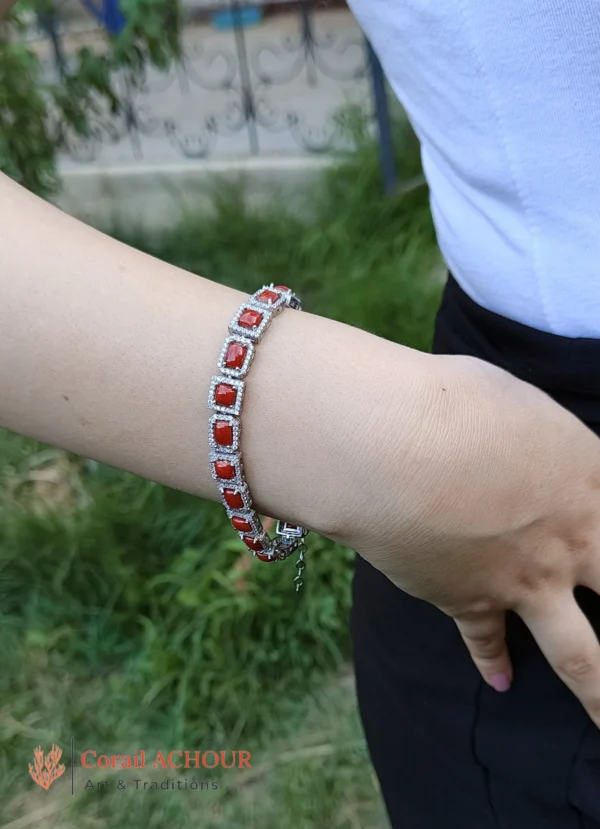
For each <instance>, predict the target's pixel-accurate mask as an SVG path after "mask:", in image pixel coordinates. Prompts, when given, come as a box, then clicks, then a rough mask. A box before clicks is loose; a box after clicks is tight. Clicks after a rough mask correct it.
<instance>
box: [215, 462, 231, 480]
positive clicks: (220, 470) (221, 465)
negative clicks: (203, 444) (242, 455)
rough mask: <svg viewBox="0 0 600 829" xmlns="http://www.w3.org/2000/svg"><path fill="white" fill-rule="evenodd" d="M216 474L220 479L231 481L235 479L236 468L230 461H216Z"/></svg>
mask: <svg viewBox="0 0 600 829" xmlns="http://www.w3.org/2000/svg"><path fill="white" fill-rule="evenodd" d="M215 474H216V475H217V477H218V478H225V479H226V480H231V478H235V466H234V465H233V464H232V463H229V461H215Z"/></svg>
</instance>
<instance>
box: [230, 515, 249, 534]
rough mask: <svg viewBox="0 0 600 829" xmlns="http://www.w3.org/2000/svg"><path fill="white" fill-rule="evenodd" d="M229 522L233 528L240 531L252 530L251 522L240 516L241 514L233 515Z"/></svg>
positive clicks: (247, 531)
mask: <svg viewBox="0 0 600 829" xmlns="http://www.w3.org/2000/svg"><path fill="white" fill-rule="evenodd" d="M231 524H232V526H233V529H234V530H237V531H238V532H240V533H251V532H252V524H251V523H250V522H249V521H248V520H247V519H246V518H242V516H241V515H234V516H233V517H232V519H231Z"/></svg>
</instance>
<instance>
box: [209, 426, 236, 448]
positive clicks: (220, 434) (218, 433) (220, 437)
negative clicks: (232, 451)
mask: <svg viewBox="0 0 600 829" xmlns="http://www.w3.org/2000/svg"><path fill="white" fill-rule="evenodd" d="M213 436H214V439H215V443H218V444H219V445H220V446H232V445H233V426H232V425H231V423H229V422H228V421H227V420H217V421H215V423H214V424H213Z"/></svg>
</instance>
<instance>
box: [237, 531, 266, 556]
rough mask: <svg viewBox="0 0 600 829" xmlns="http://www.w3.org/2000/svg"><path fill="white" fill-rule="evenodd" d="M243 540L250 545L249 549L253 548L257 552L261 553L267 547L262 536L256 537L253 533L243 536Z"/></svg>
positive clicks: (247, 545)
mask: <svg viewBox="0 0 600 829" xmlns="http://www.w3.org/2000/svg"><path fill="white" fill-rule="evenodd" d="M242 541H243V542H244V544H245V545H246V547H248V549H249V550H253V551H254V552H255V553H261V552H262V551H263V550H264V549H265V548H264V545H263V543H262V541H261V540H260V538H254V537H253V536H251V535H245V536H244V537H243V538H242Z"/></svg>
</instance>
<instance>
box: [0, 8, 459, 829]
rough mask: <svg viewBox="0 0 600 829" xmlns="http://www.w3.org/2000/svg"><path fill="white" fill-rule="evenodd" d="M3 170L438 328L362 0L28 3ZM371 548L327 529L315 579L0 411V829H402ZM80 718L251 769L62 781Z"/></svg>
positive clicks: (321, 301) (226, 263)
mask: <svg viewBox="0 0 600 829" xmlns="http://www.w3.org/2000/svg"><path fill="white" fill-rule="evenodd" d="M0 169H1V170H3V171H4V172H5V173H7V174H8V175H10V176H11V177H12V178H14V179H15V180H17V181H19V182H20V183H22V184H23V185H24V186H26V187H27V188H29V189H30V190H32V191H33V192H35V193H37V194H39V195H41V196H43V197H44V198H48V199H50V200H52V201H53V202H55V203H56V204H58V205H59V206H60V207H61V208H62V209H64V210H66V211H68V212H69V213H71V214H73V215H74V216H77V217H78V218H81V219H83V220H84V221H87V222H89V223H91V224H93V225H95V226H97V227H99V228H100V229H102V230H104V231H105V232H107V233H109V234H111V235H113V236H115V237H116V238H119V239H121V240H123V241H125V242H127V243H129V244H131V245H134V246H135V247H138V248H140V249H141V250H144V251H146V252H148V253H151V254H152V255H154V256H157V257H160V258H162V259H164V260H166V261H168V262H171V263H173V264H176V265H178V266H180V267H184V268H186V269H188V270H190V271H193V272H195V273H198V274H202V275H203V276H206V277H208V278H211V279H214V280H217V281H221V282H225V283H227V284H229V285H232V286H235V287H237V288H240V289H241V290H245V291H247V292H252V291H254V290H256V287H257V286H260V285H262V284H264V283H268V282H270V281H275V283H276V284H277V283H281V282H282V281H283V282H284V283H286V284H290V285H292V286H293V287H294V289H295V290H296V291H297V292H298V294H299V295H300V296H301V297H302V300H303V304H304V307H305V308H307V309H309V310H310V311H312V312H315V313H319V314H323V315H326V316H329V317H332V318H335V319H339V320H343V321H345V322H347V323H350V324H352V325H356V326H359V327H361V328H364V329H366V330H368V331H371V332H373V333H375V334H378V335H380V336H383V337H386V338H388V339H391V340H394V341H397V342H401V343H404V344H406V345H409V346H412V347H414V348H419V349H422V350H428V349H429V348H430V344H431V337H432V330H433V319H434V314H435V311H436V308H437V305H438V302H439V299H440V295H441V290H442V286H443V281H444V269H443V266H442V263H441V259H440V256H439V253H438V250H437V248H436V244H435V238H434V233H433V228H432V223H431V217H430V212H429V205H428V193H427V189H426V187H425V185H424V181H423V177H422V173H421V166H420V157H419V147H418V142H417V140H416V138H415V136H414V134H413V133H412V131H411V129H410V127H409V125H408V124H407V121H406V118H405V117H404V115H403V113H402V111H401V109H400V108H399V106H398V105H397V104H396V103H395V102H394V101H393V96H392V95H391V94H390V92H389V90H387V88H386V85H385V81H384V78H383V75H382V73H381V67H380V66H379V64H378V62H377V59H376V57H375V56H374V55H373V53H372V51H371V49H370V46H369V44H368V43H367V42H366V41H365V39H364V37H363V35H362V33H361V31H360V29H359V28H358V26H357V24H356V22H355V21H354V19H353V17H352V15H351V13H350V11H349V10H348V8H347V7H346V5H345V3H343V2H333V1H332V2H309V1H308V0H306V1H303V0H280V2H277V3H262V4H261V3H252V4H250V3H236V2H216V1H215V0H208V1H207V0H181V1H180V2H176V0H54V1H53V2H52V0H19V2H18V3H17V6H16V7H15V9H14V10H13V11H12V12H11V13H10V15H9V17H8V18H7V19H6V20H5V21H4V22H3V24H2V28H1V30H0ZM200 426H201V424H200ZM200 426H199V428H200ZM353 558H354V553H353V552H352V551H350V550H347V549H344V548H342V547H340V546H337V545H335V544H333V543H332V542H329V541H327V540H324V539H319V538H316V537H313V536H311V539H310V545H309V555H308V558H307V560H308V568H307V571H306V577H307V579H306V585H305V587H304V588H303V590H302V591H301V593H300V594H299V595H296V594H295V593H294V591H293V586H292V578H293V575H294V572H293V569H294V568H293V563H292V562H288V563H287V565H288V566H286V565H281V566H280V567H277V568H275V571H273V570H272V569H271V568H264V567H261V566H260V564H259V563H258V562H255V561H253V559H252V558H251V557H250V556H248V554H247V550H246V548H245V547H244V546H243V544H242V542H241V541H239V540H237V539H236V537H235V535H234V534H233V533H232V532H231V528H230V526H229V523H228V521H227V518H226V515H225V513H224V510H223V509H222V507H221V506H220V505H219V504H213V503H207V502H203V501H199V500H197V499H194V498H192V497H190V496H187V495H184V494H182V493H178V492H175V491H172V490H169V489H166V488H164V487H161V486H158V485H156V484H153V483H150V482H148V481H144V480H141V479H139V478H136V477H134V476H132V475H128V474H125V473H122V472H120V471H117V470H114V469H112V468H109V467H105V466H103V465H101V464H97V463H95V462H93V461H89V460H87V459H83V458H78V457H75V456H72V455H70V454H68V453H65V452H63V451H59V450H57V449H54V448H51V447H47V446H43V445H41V444H39V443H36V442H34V441H31V440H27V439H24V438H20V437H18V436H16V435H13V434H9V433H7V432H3V431H0V625H1V629H0V829H24V827H49V828H50V827H60V828H61V829H70V828H71V827H73V828H75V827H77V829H88V827H89V829H105V828H106V829H109V828H110V829H121V827H123V829H125V827H127V829H147V827H157V828H160V829H162V827H167V826H168V827H173V826H176V827H179V826H181V827H184V826H186V827H187V826H197V827H199V829H217V827H218V828H219V829H255V828H256V829H258V828H259V827H260V828H261V829H264V827H265V826H267V827H278V829H309V827H311V828H312V827H315V829H385V827H386V826H387V825H388V824H387V822H386V818H385V815H384V811H383V807H382V804H381V800H380V796H379V792H378V787H377V782H376V779H375V776H374V773H373V771H372V768H371V765H370V763H369V759H368V754H367V750H366V746H365V742H364V738H363V736H362V732H361V729H360V724H359V720H358V714H357V710H356V701H355V695H354V685H353V675H352V668H351V648H350V640H349V630H348V613H349V608H350V585H351V578H352V563H353ZM72 736H74V737H75V739H76V744H77V747H78V749H79V750H84V749H85V748H94V749H96V750H97V751H98V753H107V754H111V753H118V754H126V753H131V752H133V751H135V750H136V749H140V748H144V749H145V750H146V751H147V753H151V752H152V751H156V750H164V751H168V750H170V749H186V748H187V749H190V750H191V749H196V748H198V749H203V750H206V749H212V750H220V749H226V750H231V749H233V748H237V749H244V750H247V751H250V752H251V753H252V764H253V768H252V769H251V770H248V769H246V770H238V771H227V772H220V771H219V770H218V769H216V770H214V771H213V772H211V773H210V779H211V780H217V781H218V784H219V785H218V789H216V790H213V791H209V792H198V791H196V792H194V791H166V792H161V791H158V792H148V793H144V792H139V791H134V790H131V789H128V790H127V791H122V792H118V793H117V792H115V791H111V790H110V789H109V790H108V791H104V790H100V791H98V790H91V791H85V792H84V791H78V792H77V793H76V796H74V797H73V796H72V795H71V786H70V780H69V781H67V777H68V775H65V777H64V780H60V781H57V783H56V784H55V785H53V786H52V788H50V789H49V790H48V791H43V790H42V789H40V788H38V787H36V786H35V785H34V784H33V783H32V781H31V779H30V778H29V775H28V773H27V764H28V762H31V761H32V758H33V749H34V748H35V746H37V745H42V746H43V747H44V749H45V750H46V751H47V750H49V749H50V746H51V744H52V743H53V742H54V743H57V744H59V745H60V746H62V747H64V748H65V757H66V760H67V762H68V759H69V758H68V755H69V750H68V746H69V745H70V740H71V737H72ZM63 759H64V758H63ZM78 774H79V776H81V775H80V773H79V772H78ZM152 774H154V777H155V779H156V780H163V779H165V777H166V776H168V777H169V778H170V779H173V777H175V779H176V778H177V773H176V772H170V773H169V774H168V775H165V773H164V772H163V773H158V772H154V773H148V774H147V775H146V778H147V779H150V778H151V777H152ZM185 774H187V776H188V777H190V776H193V775H190V772H186V773H185ZM90 775H91V778H93V779H97V780H100V779H102V780H104V779H106V778H107V777H111V778H114V781H115V782H116V780H117V778H118V777H119V776H121V777H122V776H123V775H122V774H121V775H119V772H118V771H116V772H112V771H108V772H103V773H100V772H99V771H96V772H94V773H90ZM180 776H184V773H182V774H181V775H180ZM195 776H196V777H197V779H207V778H208V775H207V774H206V773H204V774H203V773H202V772H199V773H198V774H196V775H195ZM63 784H64V785H63Z"/></svg>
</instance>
